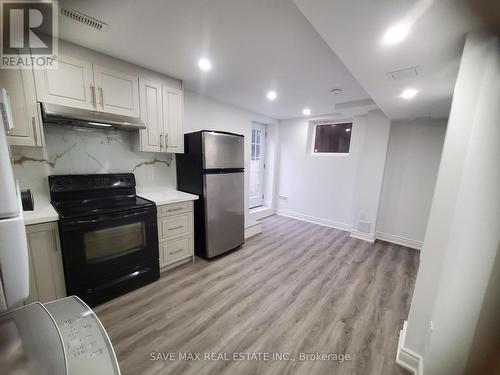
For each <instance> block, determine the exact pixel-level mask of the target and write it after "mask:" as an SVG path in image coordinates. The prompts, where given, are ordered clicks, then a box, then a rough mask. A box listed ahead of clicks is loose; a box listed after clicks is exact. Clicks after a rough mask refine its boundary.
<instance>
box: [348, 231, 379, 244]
mask: <svg viewBox="0 0 500 375" xmlns="http://www.w3.org/2000/svg"><path fill="white" fill-rule="evenodd" d="M350 237H353V238H357V239H359V240H363V241H368V242H372V243H373V242H375V235H373V234H371V233H365V232H360V231H359V230H355V229H351V235H350Z"/></svg>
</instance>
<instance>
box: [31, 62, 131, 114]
mask: <svg viewBox="0 0 500 375" xmlns="http://www.w3.org/2000/svg"><path fill="white" fill-rule="evenodd" d="M34 72H35V83H36V96H37V100H38V101H39V102H46V103H51V104H59V105H64V106H68V107H73V108H81V109H89V110H93V111H102V112H106V113H113V114H118V115H126V116H132V117H139V115H140V113H139V78H138V77H137V76H132V75H128V74H125V73H122V72H118V71H115V70H112V69H108V68H104V67H102V66H99V65H94V64H92V63H91V62H88V61H84V60H79V59H75V58H73V57H68V56H61V55H60V56H59V65H58V67H57V69H37V70H35V71H34Z"/></svg>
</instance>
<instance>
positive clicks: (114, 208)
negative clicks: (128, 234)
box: [49, 173, 155, 219]
mask: <svg viewBox="0 0 500 375" xmlns="http://www.w3.org/2000/svg"><path fill="white" fill-rule="evenodd" d="M49 186H50V197H51V202H52V205H53V206H54V208H55V209H56V211H57V213H58V214H59V216H60V218H61V219H68V218H77V217H87V216H92V215H100V214H107V213H111V212H120V211H125V210H133V209H138V208H143V207H151V206H155V204H154V203H153V202H151V201H149V200H147V199H144V198H141V197H138V196H137V195H135V177H134V175H133V174H132V173H121V174H90V175H61V176H49Z"/></svg>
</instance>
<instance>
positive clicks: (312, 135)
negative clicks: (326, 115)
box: [308, 119, 354, 157]
mask: <svg viewBox="0 0 500 375" xmlns="http://www.w3.org/2000/svg"><path fill="white" fill-rule="evenodd" d="M347 123H350V124H351V140H350V141H349V152H314V144H315V143H316V128H317V127H318V125H340V124H347ZM353 131H354V121H353V120H352V119H342V120H310V121H309V150H308V153H309V154H310V155H312V156H319V157H324V156H333V157H335V156H340V157H346V156H349V155H350V154H351V152H352V151H351V150H352V132H353Z"/></svg>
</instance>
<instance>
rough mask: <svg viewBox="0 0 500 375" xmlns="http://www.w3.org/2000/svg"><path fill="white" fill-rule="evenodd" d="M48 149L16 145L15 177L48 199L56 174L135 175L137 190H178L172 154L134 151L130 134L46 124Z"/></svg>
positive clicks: (13, 155)
mask: <svg viewBox="0 0 500 375" xmlns="http://www.w3.org/2000/svg"><path fill="white" fill-rule="evenodd" d="M44 134H45V147H43V148H41V147H20V146H13V147H12V148H11V152H12V162H13V167H14V174H15V175H16V177H17V179H18V180H19V184H20V185H21V188H30V189H32V191H33V192H34V193H35V194H36V195H42V196H48V194H49V190H48V182H47V176H49V175H53V174H87V173H129V172H131V173H134V174H135V177H136V181H137V188H138V189H142V190H145V189H156V188H159V187H169V188H175V159H174V156H173V155H172V154H163V153H151V152H135V151H132V144H131V137H132V135H131V133H129V132H125V131H115V130H109V131H106V130H99V129H85V128H75V127H71V126H61V125H51V124H45V125H44Z"/></svg>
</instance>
